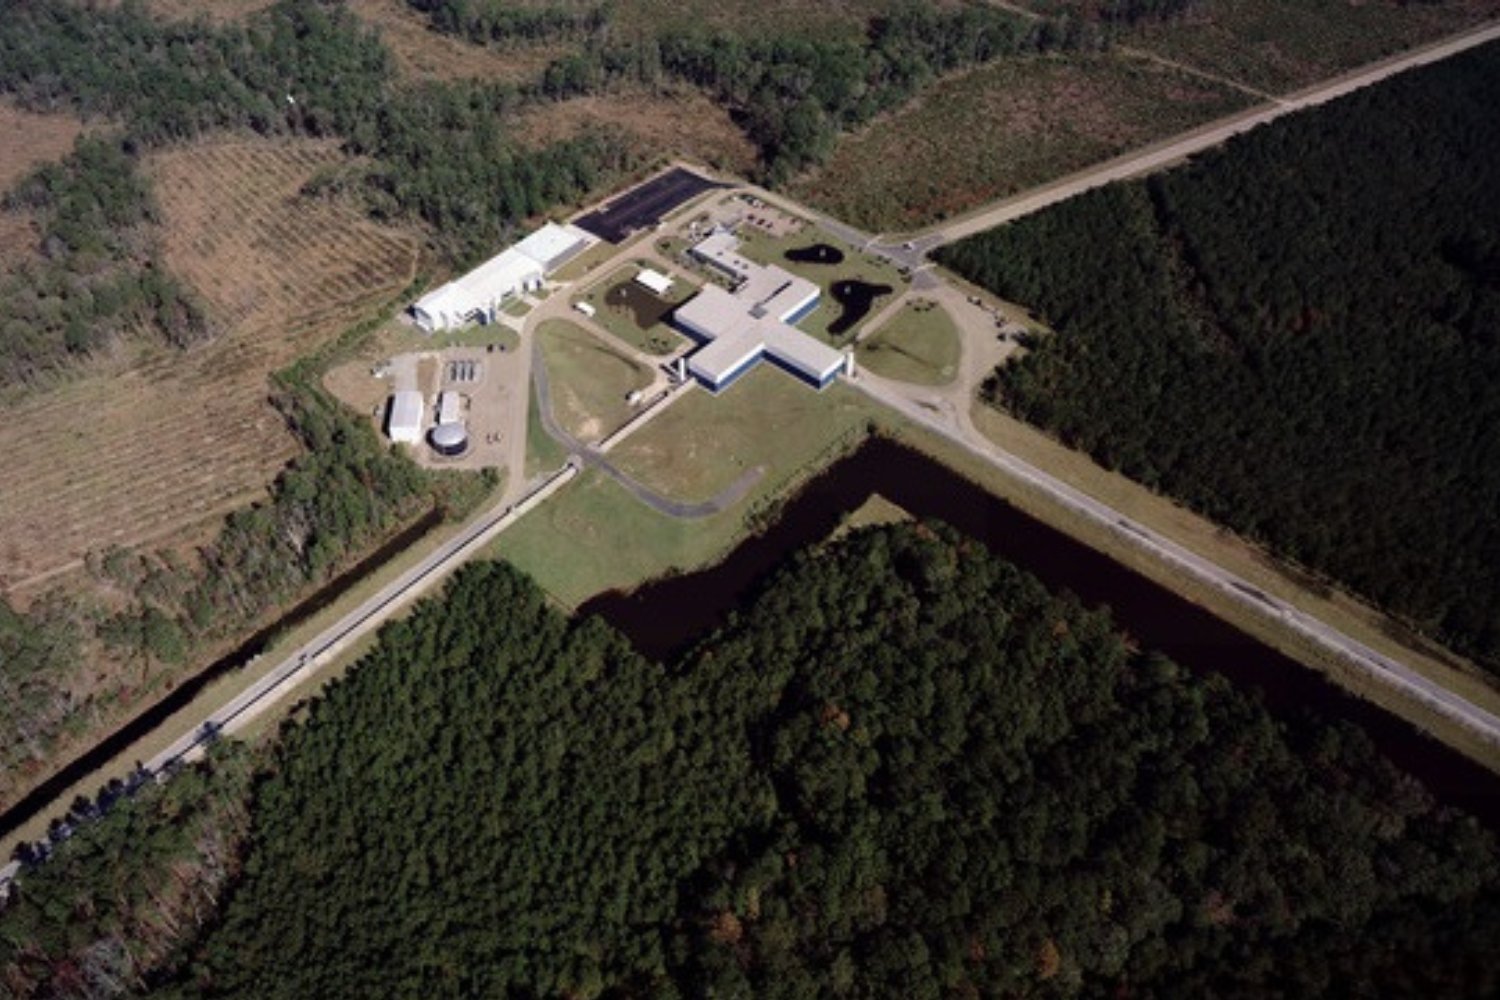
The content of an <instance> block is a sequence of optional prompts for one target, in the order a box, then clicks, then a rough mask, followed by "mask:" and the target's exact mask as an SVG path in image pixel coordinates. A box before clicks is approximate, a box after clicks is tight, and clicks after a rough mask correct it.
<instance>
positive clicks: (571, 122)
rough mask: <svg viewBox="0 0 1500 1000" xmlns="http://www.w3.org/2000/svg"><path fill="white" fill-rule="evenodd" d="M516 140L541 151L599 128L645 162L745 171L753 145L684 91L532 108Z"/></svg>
mask: <svg viewBox="0 0 1500 1000" xmlns="http://www.w3.org/2000/svg"><path fill="white" fill-rule="evenodd" d="M512 127H513V128H515V129H516V132H517V135H518V136H519V137H520V139H521V140H522V141H523V142H525V143H527V144H528V145H531V146H534V147H539V146H545V145H547V144H548V143H552V142H557V141H560V140H562V139H568V138H571V137H573V136H576V135H579V134H581V133H584V132H593V131H597V130H599V129H603V128H610V129H618V130H619V131H621V132H623V133H624V134H625V136H626V137H627V139H628V140H629V142H630V143H631V145H632V146H633V147H634V148H635V150H636V152H637V153H638V154H640V155H641V156H642V157H643V158H645V159H654V158H656V157H660V156H682V157H686V158H687V159H690V160H694V161H696V162H700V163H706V164H708V165H709V166H712V167H716V168H718V169H720V170H727V171H730V172H733V173H738V174H745V173H748V172H749V171H750V170H751V169H752V168H753V167H754V166H755V161H756V152H755V146H754V144H753V143H751V142H750V140H749V139H747V138H746V137H745V133H744V132H742V131H741V130H740V128H739V126H737V125H735V123H734V120H733V119H732V118H730V116H729V112H728V111H727V110H726V109H724V108H721V107H719V106H718V105H716V104H714V103H713V102H712V101H710V100H709V99H708V98H707V97H706V96H705V95H704V94H703V93H702V92H701V91H698V90H694V89H691V88H682V89H680V90H677V91H675V92H673V93H670V94H663V93H658V92H653V91H641V92H638V93H630V92H627V93H620V94H605V95H600V96H594V97H578V98H574V99H572V100H568V101H558V102H556V103H552V104H541V105H536V106H533V107H531V108H528V109H527V110H525V111H523V112H521V113H520V114H519V115H518V116H517V117H516V118H515V120H514V123H513V126H512Z"/></svg>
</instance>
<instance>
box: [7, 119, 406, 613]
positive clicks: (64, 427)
mask: <svg viewBox="0 0 1500 1000" xmlns="http://www.w3.org/2000/svg"><path fill="white" fill-rule="evenodd" d="M337 162H339V154H338V153H337V151H336V147H335V146H334V144H332V143H325V142H249V141H243V142H242V141H236V142H228V143H210V144H201V145H194V146H188V147H182V148H179V149H176V150H172V151H169V152H166V153H162V154H159V155H158V156H155V157H153V158H152V159H151V160H150V161H149V170H150V172H151V174H152V177H153V180H154V181H155V189H156V192H157V198H158V200H159V201H160V203H161V207H162V215H163V219H164V229H163V245H164V250H165V256H166V260H167V263H168V265H169V266H170V267H171V269H172V271H173V273H174V274H177V275H178V276H180V277H181V278H183V279H184V280H185V281H187V282H188V283H190V284H191V285H193V287H194V288H196V289H197V291H198V292H199V294H200V295H202V297H203V298H204V300H205V301H206V302H207V303H208V305H209V307H210V310H211V313H212V314H213V316H214V318H215V320H217V321H218V322H220V323H221V324H222V325H223V326H224V328H225V332H224V333H222V334H221V335H220V336H219V337H218V338H217V339H216V340H214V341H212V342H211V343H209V344H207V345H204V346H202V347H199V348H196V349H194V350H192V351H188V352H182V353H179V352H173V351H168V350H165V349H152V350H150V351H149V352H148V353H147V354H146V356H145V357H143V358H141V359H139V360H138V363H133V362H135V361H136V359H124V358H122V359H117V360H116V361H115V362H114V363H113V364H112V365H111V366H109V367H108V368H107V369H106V368H105V366H101V369H104V370H100V371H97V372H95V373H92V374H89V375H86V376H83V377H81V378H79V379H77V380H75V381H73V382H70V383H68V384H66V385H63V386H60V387H59V388H57V389H55V390H51V391H49V392H46V393H43V394H40V395H38V396H35V397H31V398H28V399H25V400H22V401H21V402H20V403H18V404H16V405H14V406H12V407H9V408H8V409H7V412H6V417H7V419H6V420H5V421H4V422H3V423H0V454H3V455H5V456H6V459H7V470H6V475H5V477H4V478H3V480H0V539H4V542H3V545H0V585H3V586H6V587H8V588H10V587H26V586H28V585H32V586H35V585H37V584H40V583H42V582H44V581H45V580H46V579H48V578H50V577H51V576H52V575H54V574H56V573H57V572H59V571H62V570H66V569H67V568H69V567H71V566H73V565H76V563H77V561H78V560H80V559H81V558H82V556H83V554H84V553H85V552H86V551H88V550H90V549H97V548H102V547H104V546H106V545H110V544H120V545H131V544H136V543H151V542H157V541H161V540H165V539H168V538H171V539H172V540H173V541H180V540H181V539H182V537H183V534H184V532H185V531H188V530H189V529H190V528H191V526H193V525H195V524H196V525H202V524H204V522H206V521H208V519H211V518H215V517H217V516H219V515H221V514H223V513H224V512H226V511H227V510H228V509H230V508H232V507H235V506H238V505H240V504H243V503H245V502H246V501H248V500H250V499H253V498H254V497H256V496H258V495H259V494H260V492H261V491H262V490H263V489H264V488H265V486H266V484H267V483H268V482H269V481H270V480H271V478H272V477H273V476H274V475H275V473H276V471H277V470H278V469H279V468H280V467H281V466H282V465H283V464H285V463H286V461H287V460H288V459H289V458H290V457H291V456H292V455H293V454H294V453H295V447H296V445H295V441H294V439H293V438H292V437H291V435H290V434H288V432H287V430H286V427H285V424H284V422H283V421H282V419H281V417H280V415H279V414H278V413H277V411H276V410H275V409H274V408H273V407H272V406H271V405H270V403H269V401H268V396H269V393H270V386H269V384H268V381H267V376H268V375H269V374H270V373H271V372H273V371H275V370H277V369H279V368H281V367H284V366H285V365H287V364H288V363H289V362H291V361H292V360H293V359H294V358H296V357H298V356H299V355H301V354H304V353H306V352H307V351H308V350H309V349H311V348H312V347H313V346H314V345H316V344H317V343H318V342H319V341H320V340H321V339H322V338H323V337H324V336H326V335H327V334H328V333H330V332H333V331H336V330H338V329H339V328H341V327H342V326H344V325H346V324H347V323H348V322H349V321H350V320H351V319H352V318H354V317H356V316H358V315H359V314H360V313H361V312H363V311H365V310H368V309H369V308H371V307H373V306H374V305H375V304H377V303H381V302H384V301H386V300H388V299H390V298H391V297H393V296H394V295H395V294H396V293H397V292H398V291H399V290H400V289H402V288H404V287H405V286H406V285H407V284H408V283H409V282H410V280H411V277H412V275H413V274H414V273H415V268H416V260H417V253H418V246H419V244H418V240H417V238H416V237H415V236H414V235H412V234H409V233H404V232H401V231H398V230H392V229H388V228H384V227H380V226H376V225H374V224H373V223H371V222H369V221H367V220H366V219H365V218H364V217H363V216H361V215H360V214H359V213H357V212H356V211H355V210H354V209H352V208H348V207H345V206H341V205H337V204H334V203H329V202H323V201H308V200H307V199H305V198H302V197H299V196H298V190H299V189H300V188H301V186H302V185H303V184H304V183H305V182H306V181H307V179H308V178H310V177H311V176H312V175H313V174H314V173H315V172H316V171H317V170H318V169H319V168H321V167H324V166H329V165H332V164H335V163H337Z"/></svg>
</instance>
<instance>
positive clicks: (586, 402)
mask: <svg viewBox="0 0 1500 1000" xmlns="http://www.w3.org/2000/svg"><path fill="white" fill-rule="evenodd" d="M536 337H537V343H538V344H539V345H540V346H541V352H542V360H543V361H544V362H545V363H546V365H547V373H548V375H549V377H550V379H551V385H552V417H553V419H555V420H556V421H557V422H558V423H559V424H561V425H562V426H563V427H564V429H566V430H567V431H568V433H569V434H572V435H573V436H574V437H576V438H578V439H579V440H581V441H598V440H600V439H601V438H603V437H605V436H606V435H608V434H609V433H610V432H611V431H613V430H614V429H615V428H617V427H619V426H620V425H621V424H623V423H625V421H626V420H628V419H630V415H631V414H632V413H633V412H634V409H635V408H634V407H632V406H631V405H630V404H629V403H628V402H627V401H626V400H627V398H628V397H629V395H630V394H631V393H632V392H634V391H636V390H640V389H644V388H646V387H647V386H649V385H650V384H651V380H652V376H651V372H650V371H648V370H647V369H646V368H645V367H644V366H642V365H640V364H638V363H637V362H635V361H633V360H631V359H630V358H628V357H626V356H625V355H624V354H621V353H620V352H618V351H615V350H612V349H611V348H609V347H608V346H607V345H606V344H604V343H602V342H601V341H600V339H599V338H598V337H595V336H594V335H593V334H591V333H589V332H588V331H587V330H583V329H580V328H579V327H578V326H576V325H575V324H573V323H569V322H567V321H566V320H558V319H549V320H547V321H546V322H544V323H542V324H541V326H540V327H539V328H538V330H537V333H536Z"/></svg>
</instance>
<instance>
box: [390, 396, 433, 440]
mask: <svg viewBox="0 0 1500 1000" xmlns="http://www.w3.org/2000/svg"><path fill="white" fill-rule="evenodd" d="M426 409H427V407H426V405H425V404H424V403H423V401H422V394H421V393H420V392H417V391H415V390H413V389H402V390H401V391H399V392H393V393H391V399H390V404H389V405H388V406H387V408H386V413H385V433H386V436H387V437H389V438H390V439H391V440H392V441H395V442H397V443H398V444H418V443H420V442H421V440H422V416H423V413H424V411H425V410H426Z"/></svg>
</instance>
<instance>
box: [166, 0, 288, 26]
mask: <svg viewBox="0 0 1500 1000" xmlns="http://www.w3.org/2000/svg"><path fill="white" fill-rule="evenodd" d="M275 2H276V0H147V3H146V6H147V7H148V8H149V9H150V11H151V13H153V14H155V15H156V16H157V17H159V18H161V19H162V20H164V21H190V20H192V19H193V18H195V17H205V18H207V19H208V20H210V21H213V22H214V23H215V24H226V23H228V22H230V21H238V20H241V19H243V18H245V17H248V16H249V15H251V14H254V13H255V12H256V11H258V10H264V9H266V8H267V7H269V6H271V4H273V3H275Z"/></svg>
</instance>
